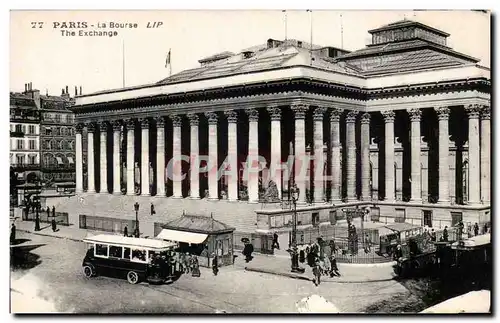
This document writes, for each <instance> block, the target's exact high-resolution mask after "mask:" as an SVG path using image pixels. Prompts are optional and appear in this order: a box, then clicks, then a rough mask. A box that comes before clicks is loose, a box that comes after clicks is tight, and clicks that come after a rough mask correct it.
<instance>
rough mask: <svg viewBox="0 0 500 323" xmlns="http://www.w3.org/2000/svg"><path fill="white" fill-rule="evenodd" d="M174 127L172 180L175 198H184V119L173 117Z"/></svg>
mask: <svg viewBox="0 0 500 323" xmlns="http://www.w3.org/2000/svg"><path fill="white" fill-rule="evenodd" d="M171 119H172V126H173V128H174V129H173V133H174V134H173V135H174V139H173V145H172V146H173V147H172V160H173V163H174V164H173V167H172V179H173V191H174V192H173V195H172V197H173V198H182V159H181V158H182V151H181V126H182V117H181V116H178V115H175V116H171Z"/></svg>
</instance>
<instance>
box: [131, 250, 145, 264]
mask: <svg viewBox="0 0 500 323" xmlns="http://www.w3.org/2000/svg"><path fill="white" fill-rule="evenodd" d="M132 261H137V262H145V261H146V250H142V249H132Z"/></svg>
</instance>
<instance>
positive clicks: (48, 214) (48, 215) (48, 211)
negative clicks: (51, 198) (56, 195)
mask: <svg viewBox="0 0 500 323" xmlns="http://www.w3.org/2000/svg"><path fill="white" fill-rule="evenodd" d="M49 217H50V207H49V206H48V205H47V219H48V218H49Z"/></svg>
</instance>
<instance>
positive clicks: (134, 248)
mask: <svg viewBox="0 0 500 323" xmlns="http://www.w3.org/2000/svg"><path fill="white" fill-rule="evenodd" d="M83 241H84V242H85V243H87V244H88V246H89V249H88V250H87V254H86V255H85V258H84V259H83V263H82V267H83V274H84V275H85V277H87V278H91V277H94V276H97V275H103V276H112V277H120V278H126V279H127V281H128V282H129V283H130V284H137V283H138V282H140V281H147V282H149V283H172V282H174V281H176V280H177V279H179V277H180V276H181V275H182V271H181V268H180V264H179V261H178V260H177V259H178V258H177V253H176V252H175V249H176V248H177V244H176V243H174V242H168V241H164V240H157V239H144V238H132V237H123V236H117V235H111V234H100V235H96V236H93V237H88V238H86V239H84V240H83Z"/></svg>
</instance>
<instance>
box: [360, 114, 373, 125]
mask: <svg viewBox="0 0 500 323" xmlns="http://www.w3.org/2000/svg"><path fill="white" fill-rule="evenodd" d="M370 118H371V116H370V113H368V112H365V113H363V114H362V115H361V124H370Z"/></svg>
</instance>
